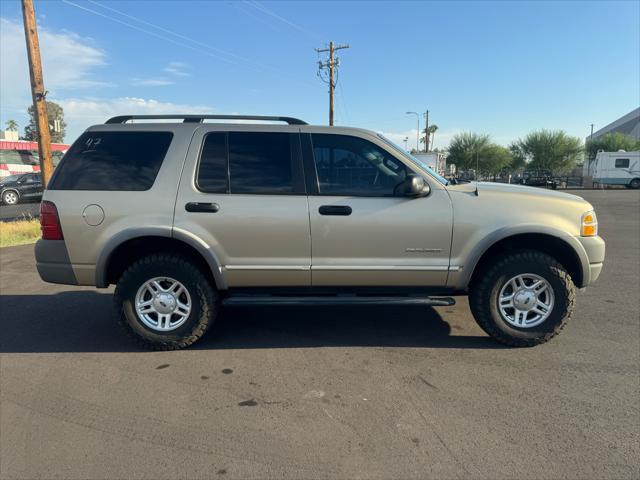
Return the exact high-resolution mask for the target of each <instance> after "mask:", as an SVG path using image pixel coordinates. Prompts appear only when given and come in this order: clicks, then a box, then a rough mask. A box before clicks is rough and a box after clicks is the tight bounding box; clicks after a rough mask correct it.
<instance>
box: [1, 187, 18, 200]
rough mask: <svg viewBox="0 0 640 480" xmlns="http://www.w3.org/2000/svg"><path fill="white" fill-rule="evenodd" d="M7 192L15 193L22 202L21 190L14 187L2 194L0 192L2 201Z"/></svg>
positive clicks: (8, 188) (3, 191)
mask: <svg viewBox="0 0 640 480" xmlns="http://www.w3.org/2000/svg"><path fill="white" fill-rule="evenodd" d="M6 192H14V193H15V194H16V195H17V196H18V200H20V198H21V197H22V195H20V190H18V189H17V188H14V187H7V188H5V189H4V190H2V192H0V200H2V198H3V197H4V194H5V193H6Z"/></svg>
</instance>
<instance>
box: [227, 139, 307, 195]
mask: <svg viewBox="0 0 640 480" xmlns="http://www.w3.org/2000/svg"><path fill="white" fill-rule="evenodd" d="M229 171H230V176H231V193H264V194H274V193H275V194H286V193H294V191H295V189H294V182H293V165H292V155H291V141H290V134H288V133H270V132H229Z"/></svg>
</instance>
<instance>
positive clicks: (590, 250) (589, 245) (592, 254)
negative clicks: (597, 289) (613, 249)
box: [577, 236, 606, 287]
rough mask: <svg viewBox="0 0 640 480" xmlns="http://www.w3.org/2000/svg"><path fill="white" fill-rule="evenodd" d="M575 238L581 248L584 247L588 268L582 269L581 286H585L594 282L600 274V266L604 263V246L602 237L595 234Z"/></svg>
mask: <svg viewBox="0 0 640 480" xmlns="http://www.w3.org/2000/svg"><path fill="white" fill-rule="evenodd" d="M577 238H578V241H579V242H580V244H581V245H582V248H584V251H585V253H586V254H587V259H588V269H585V270H584V272H583V275H584V278H583V281H582V286H583V287H586V286H587V285H590V284H592V283H593V282H595V281H596V280H597V279H598V277H599V276H600V272H602V266H603V263H604V255H605V250H606V248H605V243H604V239H603V238H602V237H599V236H595V237H577Z"/></svg>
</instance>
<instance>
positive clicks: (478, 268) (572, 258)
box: [459, 232, 589, 288]
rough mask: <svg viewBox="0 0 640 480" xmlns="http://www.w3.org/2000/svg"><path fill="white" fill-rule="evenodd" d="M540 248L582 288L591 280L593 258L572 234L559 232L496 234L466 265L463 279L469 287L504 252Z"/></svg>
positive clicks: (464, 283)
mask: <svg viewBox="0 0 640 480" xmlns="http://www.w3.org/2000/svg"><path fill="white" fill-rule="evenodd" d="M525 249H526V250H536V251H539V252H542V253H545V254H547V255H549V256H550V257H552V258H554V259H555V260H556V261H557V262H558V263H560V264H561V265H562V266H563V267H564V268H565V269H566V270H567V272H568V273H569V275H570V276H571V279H572V280H573V282H574V284H575V285H576V286H578V288H582V287H584V286H585V285H586V284H588V282H589V278H588V275H589V261H588V258H587V256H586V252H584V248H583V247H582V245H581V244H580V242H579V241H578V240H577V239H575V238H574V237H571V236H559V235H554V234H551V233H548V232H522V233H512V234H507V235H503V236H500V237H498V238H493V239H491V241H489V242H487V243H486V244H485V245H483V246H482V248H479V249H477V253H476V255H475V256H474V259H473V262H470V263H469V264H468V267H469V268H465V270H466V275H464V276H463V278H461V279H460V281H459V283H461V282H463V285H464V286H465V287H468V286H469V285H471V284H472V283H473V282H474V280H475V279H476V278H477V275H479V274H480V273H481V272H482V271H483V270H484V269H485V268H486V267H487V265H490V264H491V262H492V261H493V260H495V259H496V258H497V257H499V256H500V255H504V254H505V253H506V252H509V251H514V250H525Z"/></svg>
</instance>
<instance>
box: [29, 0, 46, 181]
mask: <svg viewBox="0 0 640 480" xmlns="http://www.w3.org/2000/svg"><path fill="white" fill-rule="evenodd" d="M22 16H23V18H24V36H25V38H26V40H27V56H28V57H29V76H30V77H31V96H32V97H33V108H34V110H35V112H34V114H35V120H36V132H37V134H38V154H39V156H40V172H41V175H42V185H43V186H45V187H46V186H47V184H48V183H49V179H50V178H51V172H52V170H53V166H52V164H51V135H50V134H49V117H47V103H46V100H45V96H46V90H45V89H44V82H43V80H42V62H41V61H40V44H39V42H38V30H37V28H36V16H35V12H34V10H33V0H22Z"/></svg>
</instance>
